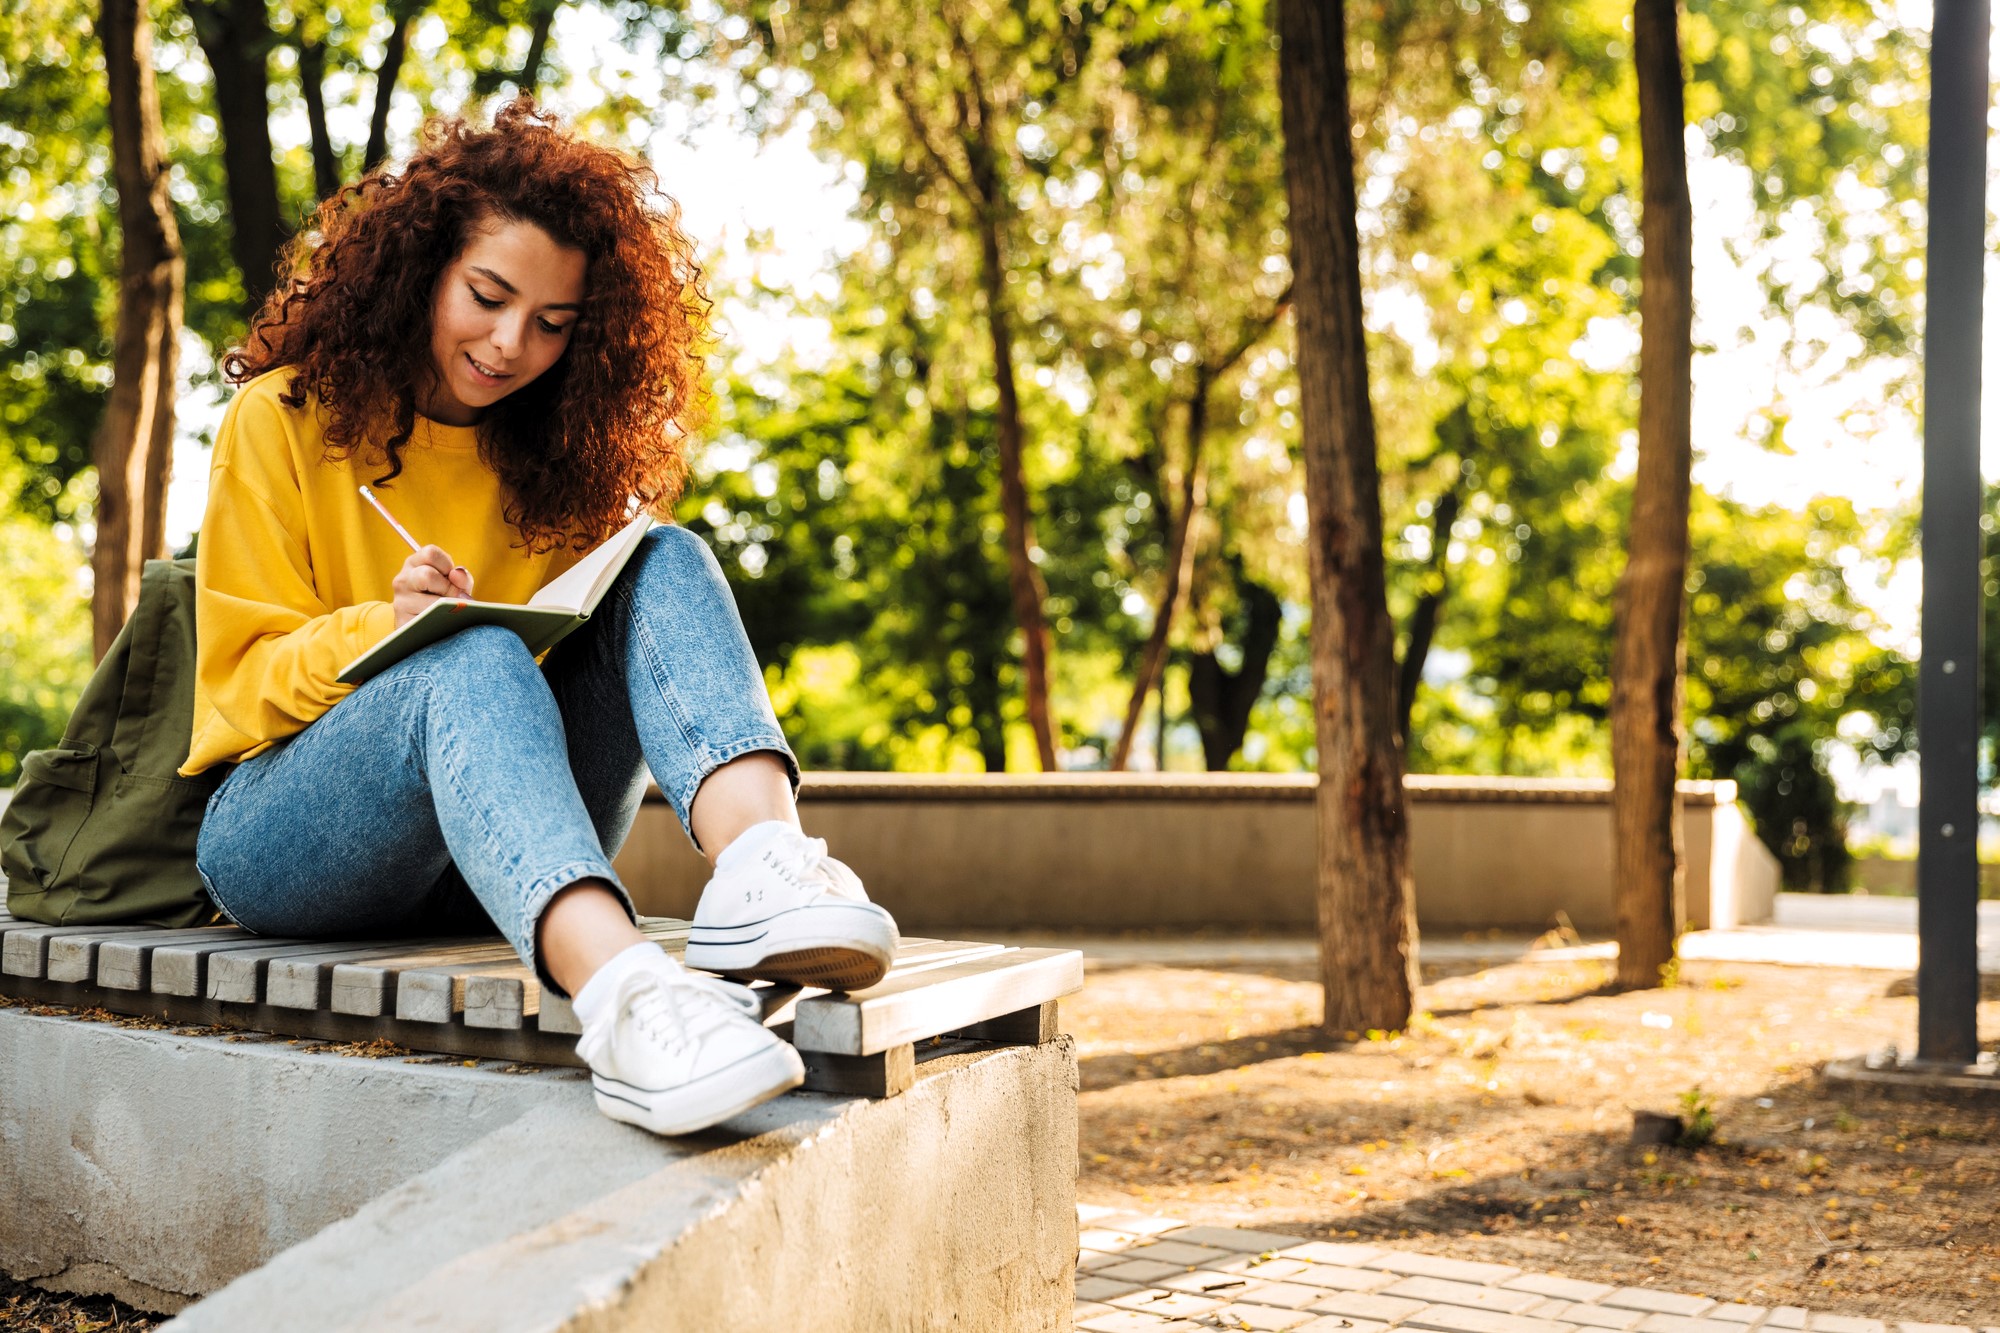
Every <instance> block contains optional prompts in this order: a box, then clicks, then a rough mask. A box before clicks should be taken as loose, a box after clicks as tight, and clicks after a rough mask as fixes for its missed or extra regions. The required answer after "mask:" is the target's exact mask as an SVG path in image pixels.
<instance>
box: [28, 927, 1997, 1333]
mask: <svg viewBox="0 0 2000 1333" xmlns="http://www.w3.org/2000/svg"><path fill="white" fill-rule="evenodd" d="M1449 971H1450V972H1451V973H1453V974H1450V975H1447V974H1446V969H1429V970H1428V973H1427V976H1426V984H1425V987H1424V990H1423V993H1422V996H1421V1002H1422V1005H1423V1014H1422V1016H1421V1017H1420V1018H1419V1020H1418V1022H1417V1023H1416V1024H1414V1025H1413V1027H1412V1029H1411V1031H1409V1032H1407V1033H1404V1034H1368V1033H1356V1034H1355V1036H1354V1039H1353V1040H1351V1041H1347V1040H1342V1041H1338V1042H1334V1043H1331V1044H1329V1043H1326V1042H1325V1041H1323V1040H1322V1039H1321V1038H1320V1036H1319V1035H1318V1034H1317V1032H1316V1031H1315V1027H1314V1025H1315V1024H1316V1023H1317V1020H1318V1016H1319V987H1318V984H1317V981H1316V979H1315V977H1314V974H1313V972H1312V969H1311V968H1310V967H1309V966H1304V965H1296V966H1295V965H1289V964H1273V965H1255V966H1247V965H1246V966H1237V967H1202V968H1195V967H1153V966H1109V965H1107V966H1101V967H1093V968H1092V969H1091V971H1090V975H1089V982H1088V985H1087V986H1086V987H1085V989H1084V991H1083V993H1082V994H1081V995H1080V996H1077V997H1074V998H1073V999H1071V1000H1069V1001H1065V1002H1064V1006H1063V1018H1064V1023H1063V1025H1064V1027H1065V1028H1066V1029H1068V1030H1069V1031H1070V1032H1072V1033H1074V1034H1075V1035H1076V1037H1077V1042H1078V1055H1079V1057H1080V1060H1081V1064H1082V1075H1083V1093H1082V1098H1081V1102H1080V1111H1079V1115H1080V1130H1081V1136H1082V1138H1081V1141H1082V1175H1081V1178H1080V1180H1079V1182H1078V1196H1079V1198H1080V1199H1081V1200H1082V1201H1083V1202H1086V1203H1097V1204H1111V1205H1116V1206H1119V1207H1122V1208H1132V1209H1138V1210H1142V1211H1147V1212H1156V1213H1165V1214H1168V1215H1171V1216H1175V1217H1180V1218H1184V1219H1186V1220H1188V1221H1198V1222H1212V1223H1219V1224H1224V1225H1235V1226H1252V1227H1259V1228H1263V1229H1267V1230H1273V1231H1280V1232H1287V1233H1294V1234H1297V1235H1300V1236H1311V1237H1329V1236H1340V1237H1342V1238H1354V1237H1366V1238H1368V1239H1370V1240H1376V1241H1381V1242H1385V1243H1388V1244H1392V1245H1396V1246H1399V1247H1404V1248H1411V1249H1423V1250H1426V1251H1429V1252H1433V1253H1438V1254H1446V1255H1451V1256H1455V1257H1460V1258H1468V1259H1485V1260H1498V1261H1501V1262H1506V1263H1511V1264H1516V1265H1519V1266H1521V1267H1523V1268H1529V1269H1535V1270H1550V1271H1559V1272H1562V1273H1566V1274H1569V1275H1572V1276H1576V1277H1584V1278H1591V1279H1596V1280H1600V1281H1608V1282H1618V1283H1625V1284H1632V1285H1657V1286H1659V1287H1662V1288H1665V1289H1669V1290H1675V1291H1692V1292H1699V1293H1702V1294H1706V1295H1710V1296H1714V1297H1717V1298H1726V1299H1734V1300H1743V1301H1750V1302H1753V1303H1756V1304H1760V1305H1777V1304H1801V1305H1809V1306H1813V1307H1815V1308H1819V1309H1826V1310H1834V1311H1838V1312H1842V1313H1848V1314H1861V1315H1873V1316H1878V1317H1885V1318H1898V1319H1905V1320H1927V1321H1935V1322H1942V1323H1955V1324H1971V1325H1975V1326H1982V1325H1984V1326H2000V1102H1986V1103H1984V1104H1979V1103H1963V1102H1957V1101H1951V1100H1929V1101H1910V1100H1902V1099H1898V1098H1894V1097H1889V1096H1885V1095H1883V1094H1880V1093H1874V1092H1867V1091H1862V1090H1859V1089H1856V1088H1854V1087H1851V1086H1844V1085H1841V1084H1837V1083H1833V1082H1830V1081H1828V1080H1827V1079H1825V1078H1824V1077H1823V1076H1822V1075H1821V1072H1820V1071H1821V1067H1822V1065H1823V1064H1824V1063H1825V1062H1826V1061H1827V1060H1829V1059H1832V1058H1838V1057H1842V1056H1847V1055H1853V1054H1856V1053H1858V1052H1861V1051H1865V1050H1869V1049H1872V1048H1875V1047H1879V1046H1881V1045H1885V1044H1887V1043H1890V1042H1905V1043H1907V1042H1908V1041H1909V1040H1910V1039H1911V1036H1912V1034H1913V1033H1914V1031H1915V1022H1916V1002H1915V1000H1914V999H1913V998H1911V995H1910V983H1909V978H1907V977H1900V976H1896V975H1894V974H1891V973H1886V972H1862V971H1845V970H1832V969H1820V968H1810V969H1808V968H1782V967H1771V966H1762V965H1754V964H1699V963H1697V964H1689V965H1687V966H1686V967H1685V969H1684V970H1683V973H1682V976H1681V981H1680V984H1678V985H1676V986H1674V987H1672V988H1669V989H1665V990H1656V991H1651V992H1641V993H1634V994H1626V995H1619V994H1613V993H1611V992H1610V991H1609V989H1608V986H1607V983H1608V982H1609V980H1610V971H1609V966H1608V965H1607V964H1605V963H1602V962H1598V961H1594V960H1577V959H1567V960H1555V961H1533V962H1517V963H1508V964H1504V965H1498V966H1491V967H1484V968H1481V967H1478V966H1476V965H1474V964H1463V965H1458V966H1455V967H1454V968H1452V969H1449ZM1990 986H1991V979H1990V978H1989V987H1990ZM1980 1035H1981V1039H1982V1043H1983V1044H1984V1045H1986V1046H1988V1047H1991V1046H1992V1045H1993V1044H1994V1043H1995V1042H1996V1041H2000V990H1992V989H1990V990H1989V994H1988V1002H1987V1003H1985V1004H1982V1006H1981V1008H1980ZM1683 1097H1687V1098H1689V1099H1690V1101H1694V1100H1697V1099H1706V1101H1705V1105H1706V1106H1707V1107H1708V1109H1709V1110H1710V1113H1711V1114H1712V1116H1713V1118H1714V1122H1715V1137H1714V1139H1713V1141H1712V1142H1710V1143H1709V1144H1708V1145H1707V1146H1705V1147H1701V1148H1698V1149H1685V1148H1679V1147H1660V1146H1656V1147H1633V1146H1631V1145H1630V1143H1629V1139H1630V1134H1631V1128H1632V1113H1633V1112H1634V1111H1635V1110H1650V1111H1660V1112H1667V1113H1681V1112H1682V1111H1683V1110H1686V1109H1688V1108H1687V1107H1686V1106H1684V1104H1683ZM154 1324H155V1321H154V1320H153V1319H151V1318H150V1317H148V1316H145V1315H142V1314H137V1313H135V1312H133V1311H131V1310H129V1309H125V1308H124V1307H120V1306H116V1305H115V1304H113V1303H111V1302H109V1301H104V1300H78V1299H64V1298H58V1297H54V1296H51V1295H49V1294H47V1293H44V1292H41V1291H38V1290H36V1289H35V1288H32V1287H25V1286H20V1285H17V1284H13V1283H10V1282H8V1281H7V1280H6V1279H4V1278H0V1333H29V1331H30V1330H34V1331H36V1333H128V1331H133V1330H141V1329H147V1328H151V1327H153V1326H154Z"/></svg>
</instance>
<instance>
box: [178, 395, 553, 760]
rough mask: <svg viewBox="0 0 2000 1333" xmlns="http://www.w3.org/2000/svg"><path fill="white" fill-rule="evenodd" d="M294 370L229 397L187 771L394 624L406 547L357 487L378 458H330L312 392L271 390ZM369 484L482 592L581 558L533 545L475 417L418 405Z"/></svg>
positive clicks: (536, 583) (263, 723)
mask: <svg viewBox="0 0 2000 1333" xmlns="http://www.w3.org/2000/svg"><path fill="white" fill-rule="evenodd" d="M291 375H292V372H291V371H290V370H289V369H279V370H274V371H271V372H270V373H268V374H265V375H259V376H258V377H257V378H256V379H253V380H251V381H249V382H248V383H246V384H244V385H243V386H242V387H241V388H240V389H238V390H237V392H236V397H235V398H234V399H233V400H232V401H231V402H230V404H229V409H228V411H227V412H226V413H224V415H223V418H222V429H221V430H220V431H218V432H217V433H216V437H215V452H214V456H213V458H212V459H211V460H210V463H209V487H208V511H207V514H206V516H205V517H204V518H203V519H202V525H201V540H200V543H199V545H198V547H197V550H196V569H195V633H196V640H197V649H196V658H197V661H196V672H195V696H194V737H193V741H192V745H191V747H190V750H189V753H188V761H187V763H186V765H185V766H183V767H182V769H181V772H182V774H184V775H186V776H190V777H191V776H193V775H194V774H196V773H199V772H201V771H202V770H204V769H206V768H210V767H213V766H214V765H216V764H219V763H225V762H233V761H238V760H243V759H248V758H250V757H251V756H252V755H256V754H261V753H262V752H263V751H265V750H268V749H270V748H271V746H272V745H274V744H276V743H277V742H278V741H281V740H283V739H284V738H286V737H287V736H291V735H293V734H295V733H297V732H300V731H303V730H304V729H305V728H306V726H307V725H308V724H309V723H311V722H312V721H313V720H314V719H315V718H317V717H319V716H320V715H321V714H322V713H325V712H326V711H327V710H328V709H330V708H332V707H333V706H334V705H335V704H337V703H339V702H340V701H341V700H342V699H343V698H345V697H346V696H347V695H348V694H350V693H352V692H353V690H354V688H355V687H354V686H352V685H342V684H340V683H339V682H337V681H336V680H335V679H334V677H335V676H337V675H338V674H339V673H340V669H341V668H342V667H344V666H346V665H347V664H348V663H349V662H351V661H353V660H354V659H355V658H356V657H358V656H360V655H361V654H362V653H363V652H365V651H366V650H367V649H368V648H369V647H371V646H373V645H374V644H375V643H376V642H377V641H379V640H380V639H382V638H383V637H384V636H385V635H387V634H388V633H389V632H390V631H391V630H392V629H394V628H395V626H396V615H395V611H394V609H393V608H392V607H391V606H390V604H389V599H390V598H391V597H392V596H393V595H394V593H393V590H392V589H391V588H390V586H389V584H390V580H392V579H393V578H395V576H396V572H397V571H398V570H399V569H401V568H402V566H403V561H404V560H405V559H407V558H408V557H409V554H410V548H409V547H408V546H405V545H404V544H403V541H402V539H401V538H400V537H398V536H397V535H396V534H395V532H394V531H392V530H391V529H390V527H389V525H388V524H387V523H384V522H383V521H382V516H381V515H380V514H377V513H375V512H374V511H373V510H371V509H370V508H369V507H368V503H367V501H365V500H363V499H362V498H361V496H360V493H359V492H358V491H357V490H356V488H357V487H358V486H360V485H361V484H363V483H369V484H371V485H372V484H373V479H374V478H375V477H378V476H380V475H381V474H382V472H383V471H384V470H385V466H384V464H383V463H382V461H381V459H380V456H379V455H378V456H377V457H376V458H375V459H373V460H371V459H369V458H368V457H367V454H366V451H364V452H363V454H362V455H361V456H360V457H357V458H349V459H344V460H341V461H339V462H327V461H326V460H325V459H324V458H323V456H322V455H323V454H324V451H325V444H324V440H323V436H322V433H321V427H322V420H321V416H320V413H319V412H318V411H317V410H316V407H317V405H316V403H315V401H314V400H312V399H308V400H307V403H306V405H305V406H304V407H301V408H291V407H287V406H285V404H284V403H283V402H281V401H280V400H279V395H280V394H282V393H283V392H284V391H285V389H286V386H287V385H288V384H289V383H290V381H291ZM374 489H375V492H376V495H377V496H378V497H379V498H380V499H381V501H382V503H383V504H384V505H385V506H386V507H387V508H388V510H389V512H390V513H392V514H394V515H395V516H396V518H397V521H399V522H400V523H402V525H403V526H404V527H406V528H408V529H409V530H410V533H411V535H413V536H414V537H416V539H417V540H418V541H420V542H435V543H436V544H437V545H439V546H441V547H443V548H444V549H445V550H446V551H447V552H449V553H450V555H451V557H452V559H453V560H455V561H456V562H457V563H458V564H460V565H463V566H464V567H465V568H466V569H468V570H470V571H471V572H472V576H473V580H474V586H473V592H474V595H475V596H477V597H478V598H479V599H480V600H481V601H487V602H517V603H518V602H525V601H527V600H528V598H529V597H531V596H532V595H533V594H534V592H535V590H536V589H537V588H539V587H541V586H542V584H544V583H546V582H548V581H549V580H550V579H552V578H554V577H556V576H557V575H558V574H560V573H562V572H563V571H564V570H565V569H567V568H569V567H570V566H571V565H572V564H574V563H575V562H576V559H577V557H576V556H575V555H574V554H573V553H572V552H570V551H568V550H567V549H564V550H560V551H553V552H547V553H544V554H542V555H529V554H528V553H527V551H526V550H525V549H523V548H522V547H521V546H519V545H517V544H516V543H517V542H518V539H519V535H518V534H517V533H516V532H515V531H514V529H513V528H512V526H510V525H509V524H508V523H507V522H506V520H505V519H504V518H503V517H502V516H501V511H502V507H503V504H504V499H503V496H502V494H501V487H500V480H499V478H498V477H497V476H495V475H494V473H493V472H492V471H491V470H490V469H488V468H487V467H486V466H485V464H483V463H481V462H480V460H479V452H478V443H477V439H476V437H475V434H474V431H473V428H472V427H470V426H447V425H444V424H442V423H440V422H435V421H431V420H429V419H427V418H423V417H419V418H418V419H417V428H416V432H415V433H414V435H413V436H412V437H411V440H410V443H409V445H408V446H407V447H406V448H405V450H404V451H403V471H402V474H401V475H400V476H398V477H397V478H396V479H395V480H394V481H393V482H390V483H389V484H388V485H386V486H376V487H374Z"/></svg>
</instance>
